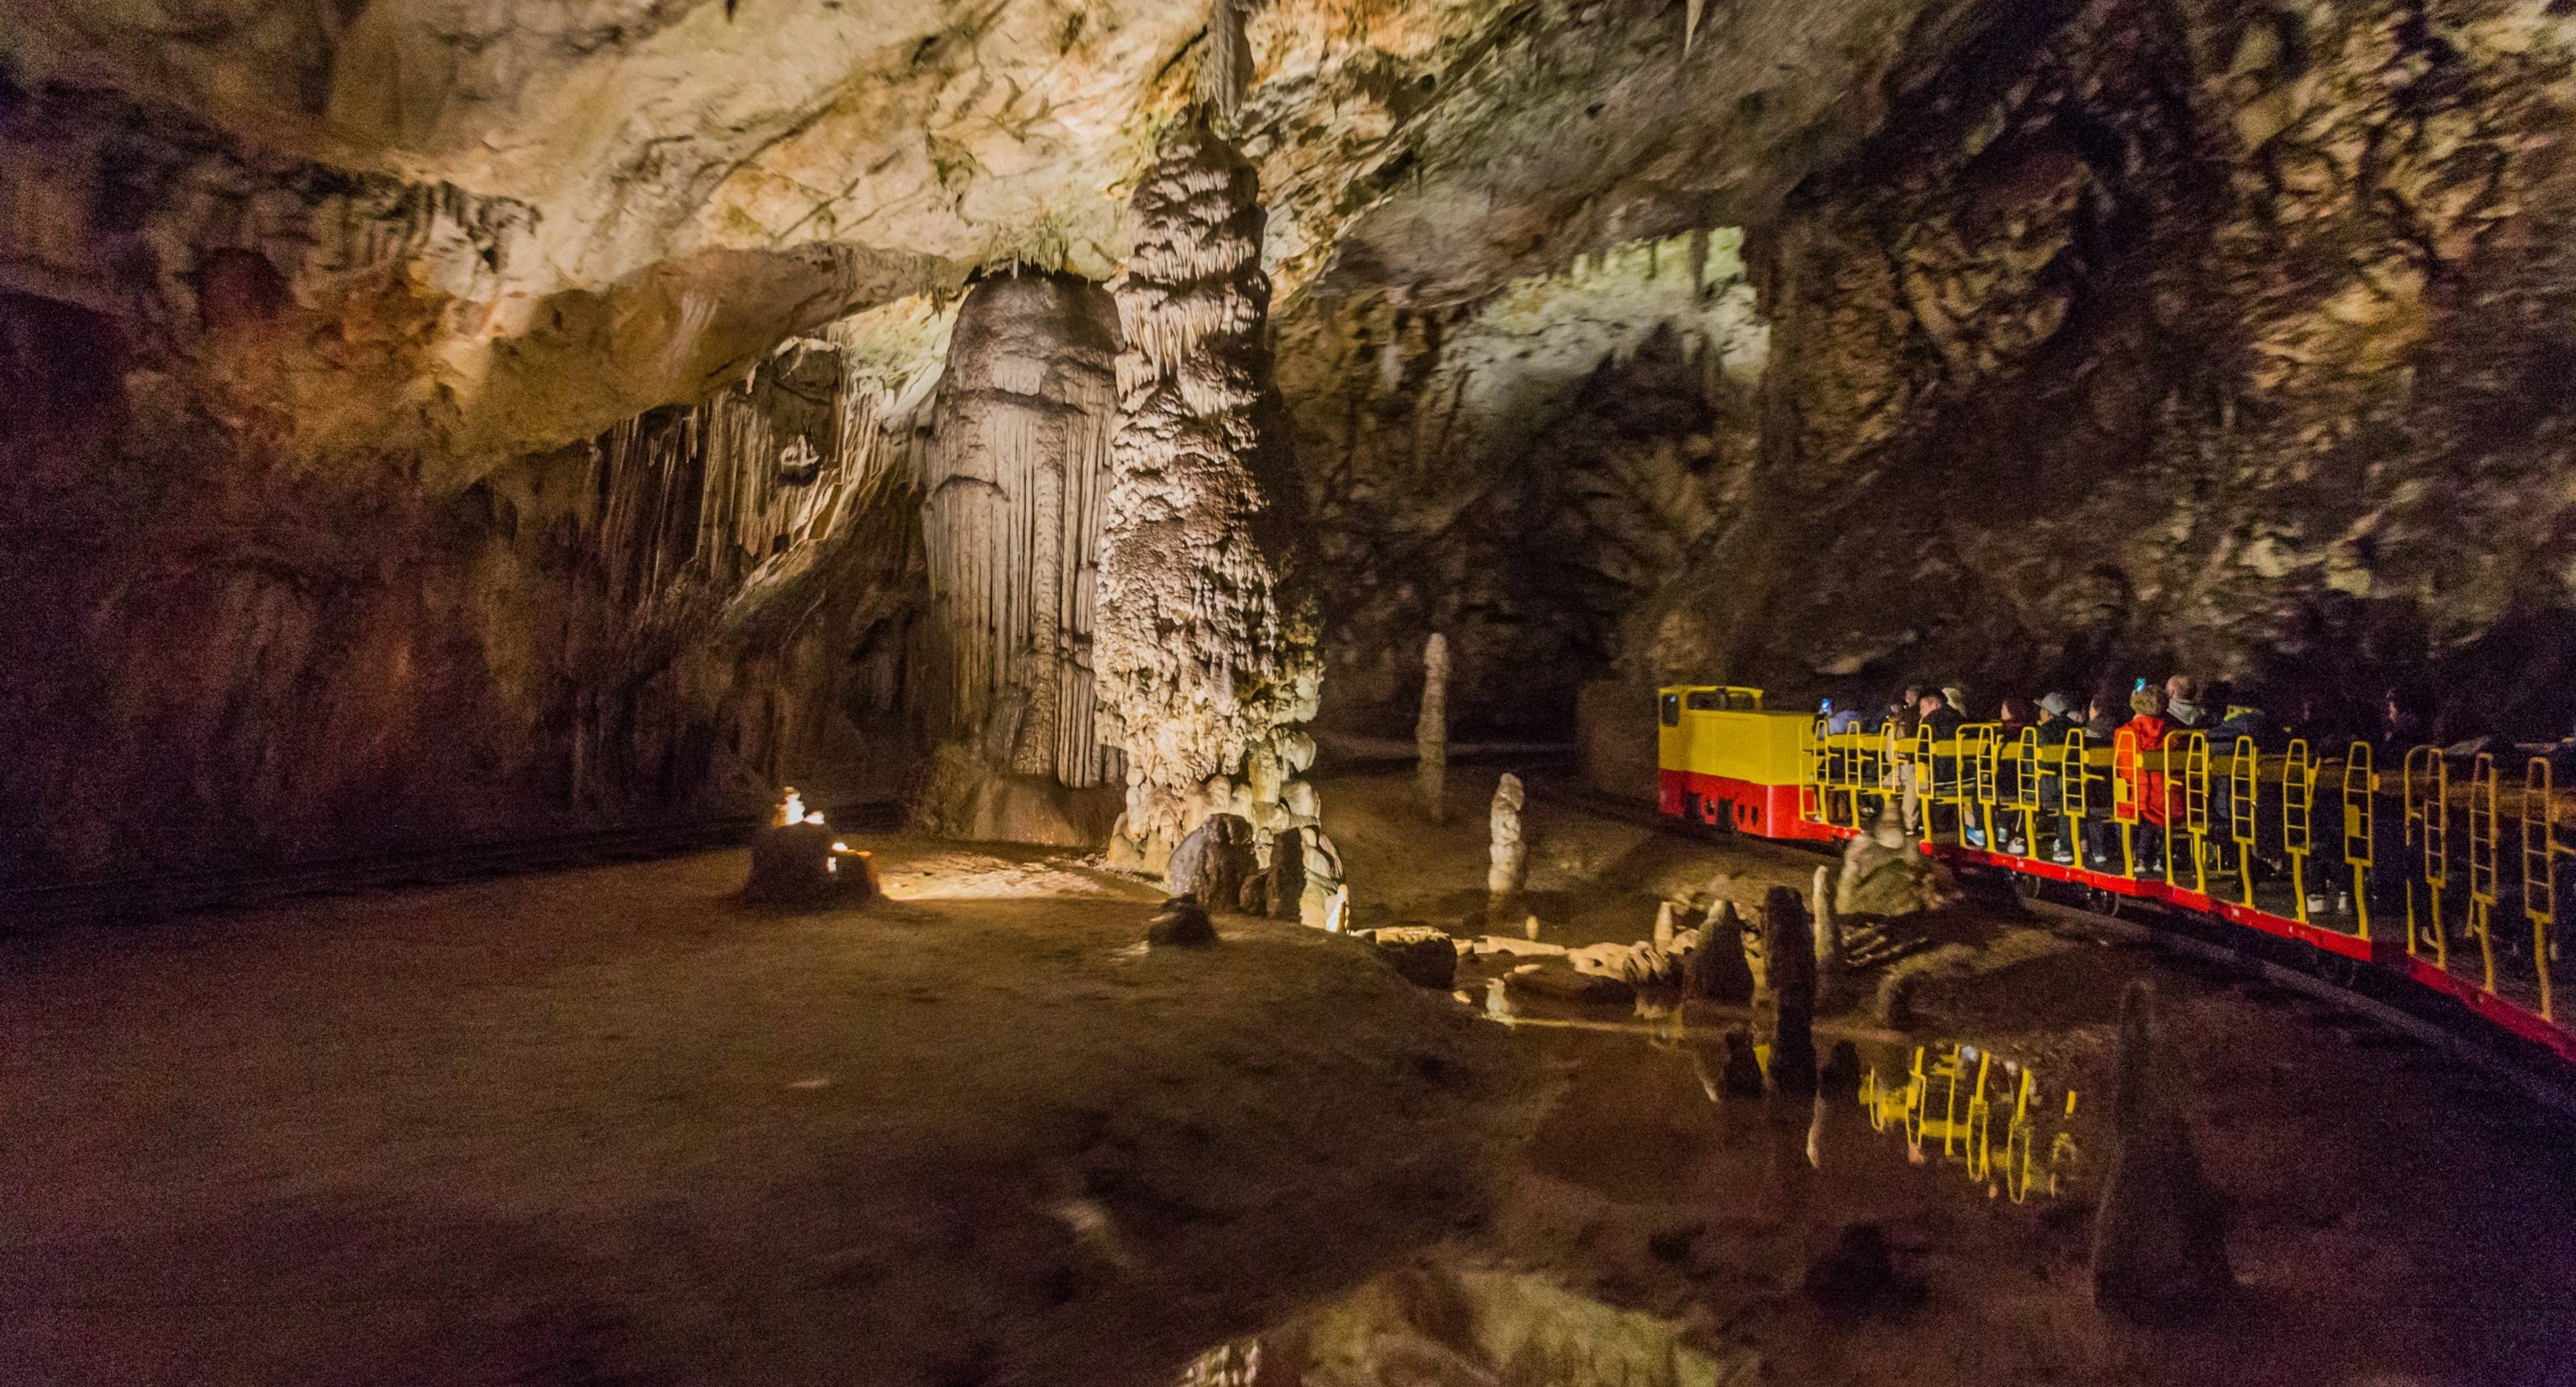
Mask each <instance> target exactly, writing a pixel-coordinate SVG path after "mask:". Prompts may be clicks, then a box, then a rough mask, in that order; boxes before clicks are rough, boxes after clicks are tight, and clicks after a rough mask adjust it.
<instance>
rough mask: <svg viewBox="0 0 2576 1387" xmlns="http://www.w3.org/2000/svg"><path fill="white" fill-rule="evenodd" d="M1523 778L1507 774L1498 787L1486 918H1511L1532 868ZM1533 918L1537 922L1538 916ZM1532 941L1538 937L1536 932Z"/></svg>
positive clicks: (1495, 801)
mask: <svg viewBox="0 0 2576 1387" xmlns="http://www.w3.org/2000/svg"><path fill="white" fill-rule="evenodd" d="M1521 802H1522V795H1521V778H1520V777H1519V776H1517V775H1513V774H1511V773H1510V772H1508V771H1506V772H1505V773H1504V774H1503V778H1502V780H1501V781H1500V782H1498V783H1497V784H1496V785H1495V786H1494V806H1493V810H1492V813H1491V816H1490V823H1491V825H1492V828H1493V846H1492V848H1491V849H1490V850H1489V851H1488V853H1487V857H1488V859H1489V865H1488V866H1487V867H1486V868H1485V895H1486V906H1485V909H1486V918H1487V919H1489V920H1502V919H1508V918H1509V917H1510V916H1511V915H1512V914H1513V907H1514V906H1515V905H1516V904H1517V903H1518V901H1519V899H1520V893H1521V876H1522V873H1523V871H1524V870H1525V869H1526V868H1527V866H1528V861H1529V845H1528V844H1527V843H1526V842H1525V841H1524V840H1523V838H1522V834H1521ZM1531 919H1532V920H1533V921H1535V920H1536V919H1537V917H1536V916H1532V917H1531ZM1530 937H1531V938H1533V939H1535V938H1537V937H1538V936H1537V934H1536V933H1535V932H1533V933H1532V934H1531V936H1530Z"/></svg>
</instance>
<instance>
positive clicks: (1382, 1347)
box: [1183, 1262, 1751, 1387]
mask: <svg viewBox="0 0 2576 1387" xmlns="http://www.w3.org/2000/svg"><path fill="white" fill-rule="evenodd" d="M1684 1333H1685V1331H1684V1329H1683V1327H1682V1325H1681V1324H1679V1323H1677V1322H1675V1321H1673V1320H1669V1319H1664V1318H1661V1317H1658V1316H1655V1315H1648V1314H1642V1313H1639V1312H1637V1311H1633V1310H1622V1309H1619V1308H1617V1307H1616V1306H1611V1305H1605V1304H1603V1303H1602V1302H1600V1301H1597V1300H1593V1299H1591V1298H1589V1297H1587V1296H1583V1295H1580V1294H1577V1293H1575V1292H1573V1291H1570V1290H1567V1289H1566V1288H1565V1287H1563V1286H1560V1285H1558V1284H1556V1283H1555V1282H1553V1281H1551V1280H1549V1279H1547V1278H1546V1277H1544V1276H1540V1275H1536V1274H1533V1273H1529V1272H1523V1271H1513V1270H1505V1269H1501V1268H1496V1267H1486V1266H1473V1265H1468V1266H1458V1265H1450V1264H1444V1263H1439V1262H1426V1263H1423V1264H1421V1265H1417V1266H1413V1267H1408V1268H1406V1269H1404V1270H1402V1271H1398V1272H1394V1273H1391V1274H1389V1275H1386V1276H1381V1277H1379V1278H1378V1279H1376V1280H1374V1281H1371V1282H1369V1283H1368V1284H1366V1285H1364V1286H1362V1287H1360V1288H1359V1289H1358V1290H1357V1291H1355V1292H1353V1293H1352V1294H1350V1295H1349V1296H1347V1297H1344V1298H1343V1299H1342V1300H1340V1301H1337V1302H1335V1303H1333V1304H1331V1305H1328V1306H1326V1307H1324V1308H1323V1309H1321V1310H1318V1311H1316V1312H1314V1313H1313V1314H1312V1315H1310V1316H1308V1317H1307V1318H1305V1319H1304V1320H1301V1321H1299V1322H1298V1323H1297V1324H1295V1325H1292V1326H1288V1327H1285V1328H1283V1329H1282V1330H1280V1331H1278V1332H1277V1333H1276V1334H1275V1335H1274V1336H1271V1337H1272V1340H1273V1343H1274V1345H1275V1347H1276V1348H1278V1349H1279V1350H1282V1352H1274V1353H1272V1354H1270V1355H1269V1357H1268V1359H1267V1360H1265V1359H1263V1358H1260V1357H1254V1358H1249V1359H1238V1360H1237V1361H1238V1362H1250V1363H1259V1362H1262V1361H1270V1362H1272V1363H1273V1365H1274V1367H1275V1368H1277V1369H1278V1373H1277V1377H1278V1380H1279V1381H1280V1382H1281V1383H1283V1384H1289V1383H1293V1384H1297V1387H1360V1385H1361V1384H1369V1385H1370V1387H1375V1385H1376V1384H1387V1383H1403V1384H1406V1387H1495V1384H1501V1383H1508V1384H1512V1385H1513V1387H1522V1385H1523V1384H1526V1385H1527V1387H1719V1384H1721V1383H1729V1382H1741V1381H1746V1380H1748V1378H1749V1377H1750V1368H1751V1363H1750V1361H1749V1355H1748V1356H1747V1359H1746V1360H1742V1361H1734V1362H1727V1361H1722V1360H1720V1359H1718V1358H1716V1357H1712V1356H1711V1355H1710V1354H1708V1353H1706V1352H1703V1351H1701V1350H1699V1349H1697V1348H1693V1347H1691V1346H1690V1345H1688V1344H1686V1343H1684V1342H1683V1337H1684ZM1223 1352H1226V1350H1220V1351H1219V1353H1223ZM1217 1356H1218V1355H1217V1354H1210V1355H1208V1356H1207V1358H1203V1359H1202V1360H1201V1365H1204V1364H1205V1363H1207V1362H1208V1361H1210V1360H1211V1359H1214V1358H1216V1357H1217ZM1200 1371H1201V1366H1199V1365H1194V1366H1193V1367H1192V1369H1191V1372H1192V1373H1193V1374H1195V1373H1198V1372H1200ZM1253 1380H1254V1379H1251V1378H1219V1377H1201V1376H1191V1377H1187V1378H1184V1379H1183V1387H1200V1384H1202V1383H1218V1382H1223V1383H1227V1384H1229V1387H1234V1385H1236V1384H1243V1383H1249V1382H1252V1381H1253ZM1264 1387H1266V1380H1265V1381H1264Z"/></svg>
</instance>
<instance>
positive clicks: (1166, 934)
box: [1145, 892, 1216, 949]
mask: <svg viewBox="0 0 2576 1387" xmlns="http://www.w3.org/2000/svg"><path fill="white" fill-rule="evenodd" d="M1215 942H1216V924H1215V922H1213V921H1211V920H1209V919H1208V913H1207V911H1206V910H1205V909H1203V908H1201V906H1200V905H1199V902H1198V898H1197V897H1196V896H1193V895H1190V894H1189V893H1188V892H1183V893H1181V894H1180V895H1177V896H1174V897H1172V898H1171V899H1170V900H1167V901H1165V902H1163V905H1162V908H1161V909H1159V910H1157V911H1155V912H1154V918H1152V919H1151V920H1148V921H1146V922H1145V946H1146V947H1147V948H1149V949H1162V948H1182V949H1196V948H1205V947H1206V946H1208V945H1210V944H1213V943H1215Z"/></svg>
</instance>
